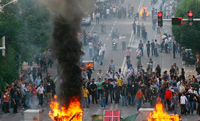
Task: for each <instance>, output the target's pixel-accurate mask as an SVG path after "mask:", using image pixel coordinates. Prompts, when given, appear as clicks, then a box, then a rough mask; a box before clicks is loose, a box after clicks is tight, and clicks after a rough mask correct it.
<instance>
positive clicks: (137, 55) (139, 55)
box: [136, 48, 142, 60]
mask: <svg viewBox="0 0 200 121" xmlns="http://www.w3.org/2000/svg"><path fill="white" fill-rule="evenodd" d="M141 54H142V51H141V49H140V48H138V49H137V50H136V57H137V59H139V60H141Z"/></svg>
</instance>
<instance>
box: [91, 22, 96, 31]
mask: <svg viewBox="0 0 200 121" xmlns="http://www.w3.org/2000/svg"><path fill="white" fill-rule="evenodd" d="M95 26H96V23H95V24H94V25H93V27H92V29H91V30H90V33H92V31H93V29H94V27H95Z"/></svg>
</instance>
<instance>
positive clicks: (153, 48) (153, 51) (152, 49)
mask: <svg viewBox="0 0 200 121" xmlns="http://www.w3.org/2000/svg"><path fill="white" fill-rule="evenodd" d="M151 54H152V56H153V55H155V43H154V40H153V39H152V40H151Z"/></svg>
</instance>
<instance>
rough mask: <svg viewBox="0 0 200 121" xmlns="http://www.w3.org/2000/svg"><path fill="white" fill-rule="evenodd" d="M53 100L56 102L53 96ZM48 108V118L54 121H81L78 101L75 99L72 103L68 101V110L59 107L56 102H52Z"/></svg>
mask: <svg viewBox="0 0 200 121" xmlns="http://www.w3.org/2000/svg"><path fill="white" fill-rule="evenodd" d="M54 99H55V100H57V96H55V97H54ZM72 99H73V98H72ZM50 108H51V109H52V111H50V112H49V116H50V117H51V119H53V120H54V121H82V114H83V111H82V109H81V104H80V101H79V100H77V99H76V97H75V99H73V101H71V100H70V103H69V107H68V108H66V107H64V106H61V107H60V104H59V103H58V102H57V101H52V102H51V104H50Z"/></svg>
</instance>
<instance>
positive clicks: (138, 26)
mask: <svg viewBox="0 0 200 121" xmlns="http://www.w3.org/2000/svg"><path fill="white" fill-rule="evenodd" d="M137 37H140V24H139V23H138V24H137Z"/></svg>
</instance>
